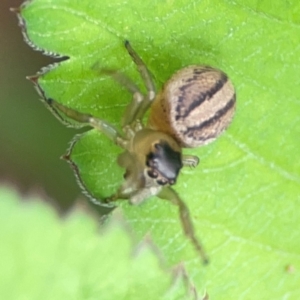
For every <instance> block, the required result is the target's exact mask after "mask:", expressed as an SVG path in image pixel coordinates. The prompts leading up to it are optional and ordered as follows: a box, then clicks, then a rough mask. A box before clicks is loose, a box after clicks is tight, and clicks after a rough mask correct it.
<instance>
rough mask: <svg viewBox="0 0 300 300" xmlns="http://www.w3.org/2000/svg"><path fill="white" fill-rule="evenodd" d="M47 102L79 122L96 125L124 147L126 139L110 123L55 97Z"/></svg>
mask: <svg viewBox="0 0 300 300" xmlns="http://www.w3.org/2000/svg"><path fill="white" fill-rule="evenodd" d="M47 102H48V104H49V105H50V106H51V108H52V109H54V110H55V111H59V112H62V113H63V114H64V115H66V116H67V117H68V118H71V119H73V120H75V121H77V122H80V123H83V124H86V125H89V126H92V127H94V128H95V129H97V130H99V131H101V132H102V133H104V134H105V135H106V136H107V137H108V138H109V139H110V140H112V141H113V142H115V143H116V144H117V145H119V146H121V147H124V143H125V140H124V139H123V137H122V136H121V135H120V134H119V133H118V131H117V129H116V128H115V127H114V126H113V125H111V124H110V123H108V122H106V121H104V120H102V119H98V118H96V117H94V116H92V115H90V114H84V113H80V112H78V111H76V110H74V109H72V108H69V107H67V106H64V105H62V104H60V103H58V102H57V101H55V100H53V99H47Z"/></svg>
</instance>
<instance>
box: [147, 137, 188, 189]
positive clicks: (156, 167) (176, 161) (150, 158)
mask: <svg viewBox="0 0 300 300" xmlns="http://www.w3.org/2000/svg"><path fill="white" fill-rule="evenodd" d="M146 165H147V167H148V170H147V173H148V175H149V176H150V177H151V178H154V179H156V182H157V183H158V184H159V185H165V184H170V185H172V184H175V182H176V179H177V176H178V173H179V171H180V169H181V168H182V161H181V154H180V153H179V152H177V151H174V150H173V149H172V148H171V147H170V145H169V144H168V143H167V142H166V141H163V140H161V141H158V142H157V143H155V144H153V149H152V151H151V152H150V153H149V154H148V155H147V156H146Z"/></svg>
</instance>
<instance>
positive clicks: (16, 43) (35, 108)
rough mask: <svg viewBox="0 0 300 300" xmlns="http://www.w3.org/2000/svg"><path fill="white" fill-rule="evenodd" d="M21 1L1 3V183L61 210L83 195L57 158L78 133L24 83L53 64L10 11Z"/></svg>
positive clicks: (65, 164)
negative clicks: (26, 37) (34, 194)
mask: <svg viewBox="0 0 300 300" xmlns="http://www.w3.org/2000/svg"><path fill="white" fill-rule="evenodd" d="M22 2H23V1H21V0H1V1H0V62H1V66H0V184H1V183H5V184H7V183H12V184H13V185H14V186H16V187H17V189H19V190H20V191H21V192H22V193H24V194H28V193H32V192H39V193H42V194H44V195H46V196H47V197H46V198H47V199H49V200H50V199H52V200H53V201H54V203H56V204H59V207H60V208H63V209H65V208H67V207H69V206H70V205H71V204H72V203H73V201H74V200H75V199H76V198H78V196H79V195H80V194H81V193H80V189H79V187H78V186H77V183H76V181H75V178H74V176H73V173H72V171H71V169H70V167H69V166H68V164H67V163H66V162H65V161H63V160H60V159H59V157H60V156H61V155H62V154H64V152H65V150H66V149H67V147H68V143H69V141H70V140H71V139H72V137H73V136H74V135H75V133H76V131H75V130H72V129H68V128H65V127H64V126H63V125H62V124H61V123H59V121H58V120H57V119H55V118H54V117H53V116H52V114H51V113H50V112H49V111H48V110H47V109H46V108H45V106H44V104H43V103H42V102H41V101H40V100H39V96H38V94H37V92H36V91H35V89H34V87H33V84H32V83H31V82H29V81H28V80H26V78H25V77H26V76H27V75H34V74H35V73H36V72H38V71H39V70H40V69H41V67H43V66H46V65H48V64H49V63H51V62H53V59H52V58H49V57H46V56H44V55H42V54H41V53H40V52H37V51H34V50H32V49H31V48H30V47H29V46H28V45H27V44H26V43H25V42H24V41H23V36H22V34H21V30H20V28H19V26H18V20H17V17H16V15H15V14H14V13H12V12H10V11H9V8H10V7H19V6H20V5H21V3H22ZM52 200H51V201H52Z"/></svg>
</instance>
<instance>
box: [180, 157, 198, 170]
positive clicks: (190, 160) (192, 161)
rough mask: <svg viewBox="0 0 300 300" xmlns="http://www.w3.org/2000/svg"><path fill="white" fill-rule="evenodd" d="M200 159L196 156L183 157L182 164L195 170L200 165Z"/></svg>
mask: <svg viewBox="0 0 300 300" xmlns="http://www.w3.org/2000/svg"><path fill="white" fill-rule="evenodd" d="M199 161H200V160H199V157H197V156H195V155H182V163H183V165H184V166H187V167H192V168H195V167H197V166H198V164H199Z"/></svg>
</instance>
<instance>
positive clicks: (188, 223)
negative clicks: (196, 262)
mask: <svg viewBox="0 0 300 300" xmlns="http://www.w3.org/2000/svg"><path fill="white" fill-rule="evenodd" d="M158 197H159V198H161V199H165V200H168V201H170V202H172V203H173V204H175V205H177V206H178V209H179V215H180V220H181V225H182V228H183V231H184V234H185V235H186V236H187V237H188V238H189V239H190V240H191V241H192V243H193V245H194V246H195V248H196V250H197V251H198V253H199V254H200V256H201V258H202V261H203V263H204V264H207V263H208V262H209V259H208V257H207V255H206V253H205V251H204V249H203V246H202V245H201V243H200V241H199V240H198V239H197V237H196V235H195V230H194V226H193V223H192V220H191V217H190V213H189V209H188V207H187V206H186V204H185V203H184V202H183V201H182V200H181V199H180V197H179V195H178V194H177V193H176V192H175V190H173V189H172V188H170V187H166V188H164V189H162V191H161V192H160V193H159V194H158Z"/></svg>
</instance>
